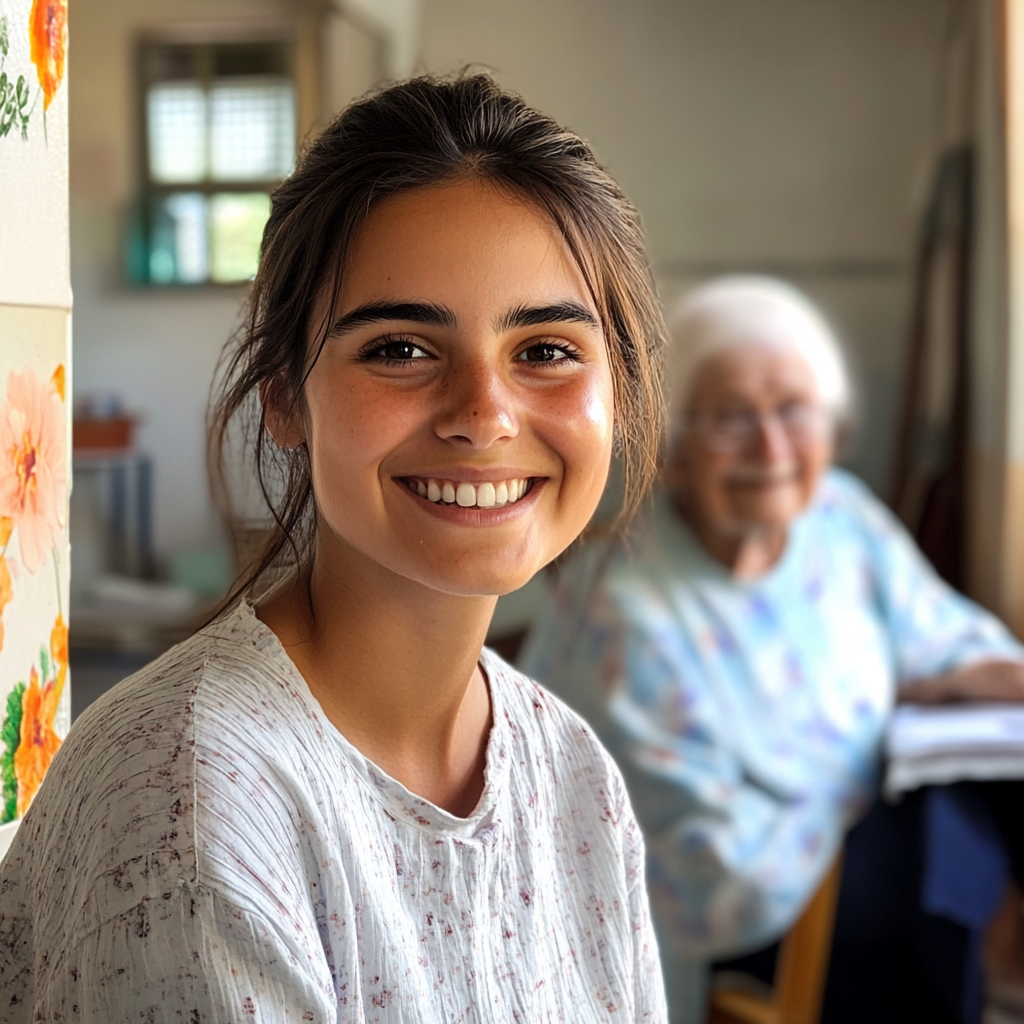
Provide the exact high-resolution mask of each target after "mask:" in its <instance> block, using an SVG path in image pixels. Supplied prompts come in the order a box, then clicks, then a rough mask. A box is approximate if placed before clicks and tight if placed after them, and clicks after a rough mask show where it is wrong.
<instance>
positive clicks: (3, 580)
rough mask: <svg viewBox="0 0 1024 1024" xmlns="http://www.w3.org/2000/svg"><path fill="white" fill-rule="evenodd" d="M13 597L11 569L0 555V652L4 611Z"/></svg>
mask: <svg viewBox="0 0 1024 1024" xmlns="http://www.w3.org/2000/svg"><path fill="white" fill-rule="evenodd" d="M12 597H14V588H13V587H12V586H11V569H10V566H8V564H7V559H6V558H4V556H3V555H0V650H2V649H3V646H4V621H3V614H4V609H5V608H6V607H7V606H8V605H9V604H10V603H11V598H12Z"/></svg>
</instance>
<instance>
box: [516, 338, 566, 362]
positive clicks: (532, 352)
mask: <svg viewBox="0 0 1024 1024" xmlns="http://www.w3.org/2000/svg"><path fill="white" fill-rule="evenodd" d="M516 358H517V359H518V360H519V361H520V362H523V363H564V362H579V356H577V355H576V353H575V352H573V351H571V350H570V349H569V348H567V347H566V346H564V345H556V344H554V343H552V342H539V343H538V344H536V345H531V346H530V347H529V348H528V349H524V350H523V351H522V352H520V353H519V355H518V356H517V357H516Z"/></svg>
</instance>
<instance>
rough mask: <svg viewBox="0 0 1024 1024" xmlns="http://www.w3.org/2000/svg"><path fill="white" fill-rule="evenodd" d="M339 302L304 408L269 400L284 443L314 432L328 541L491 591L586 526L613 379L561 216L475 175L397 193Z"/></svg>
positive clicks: (410, 573)
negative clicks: (295, 412) (288, 412)
mask: <svg viewBox="0 0 1024 1024" xmlns="http://www.w3.org/2000/svg"><path fill="white" fill-rule="evenodd" d="M314 319H316V318H314ZM332 319H333V327H332V329H331V332H330V336H329V338H328V340H327V343H326V345H325V346H324V348H323V351H322V352H321V354H320V357H319V359H318V360H317V362H316V365H315V366H314V368H313V370H312V372H311V373H310V375H309V378H308V381H307V384H306V389H305V404H306V411H305V414H304V415H303V417H302V418H301V420H292V421H285V420H282V419H281V418H280V417H279V416H277V415H276V414H275V413H274V412H273V410H268V425H269V426H270V427H271V430H272V433H273V434H274V436H275V438H277V440H278V441H279V443H284V444H289V445H291V444H296V443H301V442H305V443H306V444H307V445H308V449H309V456H310V464H311V472H312V480H313V492H314V494H315V496H316V505H317V512H318V517H319V518H318V529H319V550H320V553H321V555H320V557H322V556H323V553H324V552H325V550H330V549H332V548H333V550H335V551H341V552H345V553H347V555H349V556H356V557H357V558H361V559H364V560H369V563H376V564H377V565H378V566H382V567H384V568H385V569H387V570H390V571H391V572H393V573H397V574H399V575H400V576H403V577H406V578H408V579H412V580H415V581H418V582H420V583H422V584H424V585H425V586H427V587H430V588H433V589H436V590H440V591H444V592H446V593H452V594H463V595H484V594H486V595H493V594H501V593H506V592H508V591H510V590H514V589H516V588H518V587H520V586H522V585H523V584H524V583H525V582H526V581H527V580H528V579H529V578H530V577H531V576H532V575H533V574H534V573H535V572H537V570H538V569H540V568H541V567H542V566H544V565H545V564H547V563H548V562H549V561H551V560H552V559H553V558H555V557H556V556H557V555H558V554H559V553H560V552H561V551H562V550H564V549H565V548H566V547H567V546H568V545H569V544H570V543H571V542H572V541H573V540H574V539H575V538H576V537H577V535H578V534H579V533H580V532H581V531H582V530H583V528H584V527H585V525H586V524H587V522H588V520H589V519H590V517H591V515H592V514H593V512H594V509H595V507H596V506H597V502H598V500H599V498H600V496H601V492H602V489H603V488H604V484H605V480H606V477H607V474H608V468H609V462H610V457H611V444H612V423H613V407H612V378H611V371H610V367H609V362H608V357H607V352H606V349H605V341H604V335H603V332H602V329H601V327H600V322H599V319H598V314H597V310H596V308H595V305H594V302H593V299H592V298H591V296H590V294H589V291H588V289H587V287H586V284H585V283H584V281H583V278H582V276H581V274H580V272H579V269H578V268H577V266H576V264H575V263H574V262H573V260H572V258H571V256H570V255H569V253H568V252H567V250H566V247H565V244H564V242H563V240H562V238H561V236H560V235H559V233H558V231H557V230H556V229H555V227H554V225H553V224H552V223H551V222H550V221H549V220H548V218H547V217H545V216H544V215H543V214H542V213H541V212H540V211H539V210H538V209H536V208H535V207H533V206H531V205H529V204H528V203H526V202H524V201H518V200H515V199H513V198H510V197H509V196H508V195H507V194H505V193H502V192H500V191H498V190H497V189H495V188H494V187H491V186H489V185H487V184H485V183H480V182H475V181H466V182H461V183H457V184H450V185H444V186H437V187H431V188H425V189H419V190H416V191H412V192H408V193H405V194H402V195H399V196H397V197H395V198H392V199H389V200H386V201H385V202H383V203H381V204H380V205H379V206H377V207H375V208H374V209H373V211H372V212H371V213H370V215H369V216H368V217H367V219H366V221H365V223H364V224H363V225H362V227H361V229H360V230H359V232H358V233H357V235H356V237H355V239H354V243H353V246H352V249H351V254H350V257H349V260H348V262H347V264H346V267H345V275H344V283H343V285H342V288H341V292H340V294H339V295H338V296H337V298H336V302H335V306H334V312H333V316H332ZM310 342H311V344H312V343H314V339H313V338H311V339H310Z"/></svg>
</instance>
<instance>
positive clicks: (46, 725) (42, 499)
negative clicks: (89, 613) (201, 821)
mask: <svg viewBox="0 0 1024 1024" xmlns="http://www.w3.org/2000/svg"><path fill="white" fill-rule="evenodd" d="M68 327H69V314H68V312H67V310H60V309H45V308H38V307H19V306H0V339H2V343H0V714H2V719H3V721H2V727H0V783H2V799H0V823H3V822H8V821H12V820H14V819H15V818H20V817H21V816H22V815H23V814H24V812H25V811H26V810H27V808H28V805H29V803H30V802H31V800H32V797H33V796H34V795H35V793H36V790H37V789H38V788H39V784H40V783H41V782H42V779H43V775H44V774H45V772H46V769H47V768H48V767H49V764H50V761H51V760H52V758H53V755H54V754H55V753H56V752H57V748H58V747H59V746H60V742H61V739H62V738H63V736H64V735H65V734H66V733H67V730H68V727H69V725H70V717H71V716H70V689H69V687H68V686H67V678H68V627H67V608H68V571H69V567H70V548H69V545H68V523H67V512H68V491H69V484H70V471H71V466H70V460H69V457H68V455H69V441H70V432H69V419H70V418H69V415H68V384H69V380H68V369H67V350H68Z"/></svg>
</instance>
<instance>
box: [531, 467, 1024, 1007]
mask: <svg viewBox="0 0 1024 1024" xmlns="http://www.w3.org/2000/svg"><path fill="white" fill-rule="evenodd" d="M1022 655H1024V649H1022V648H1021V647H1020V645H1019V644H1018V643H1017V642H1016V641H1015V640H1014V639H1013V637H1012V636H1011V635H1010V634H1009V633H1008V631H1007V630H1006V629H1005V628H1004V627H1003V626H1002V624H1001V623H1000V622H998V621H997V620H996V619H995V618H993V617H992V616H991V615H990V614H988V613H987V612H985V611H983V610H982V609H981V608H979V607H978V606H977V605H975V604H973V603H972V602H970V601H968V600H967V599H966V598H964V597H962V596H960V595H959V594H957V593H956V592H955V591H953V590H952V589H951V588H950V587H948V586H947V585H946V584H945V583H944V582H943V581H942V580H940V579H939V578H938V576H936V574H935V572H934V571H933V570H932V569H931V567H930V565H929V564H928V563H927V562H926V561H925V559H924V557H923V556H922V555H921V553H920V552H919V551H918V549H917V547H916V546H915V545H914V543H913V541H912V540H911V538H910V537H909V536H908V534H907V533H906V531H905V530H904V529H903V527H902V526H901V525H900V524H899V523H898V522H897V521H896V520H895V519H894V518H893V516H892V515H891V514H890V513H889V512H888V511H887V510H886V509H885V508H884V507H883V506H882V505H881V504H880V503H879V502H878V501H877V500H876V499H875V498H874V497H873V496H872V495H871V494H870V493H869V491H868V490H867V488H866V487H865V486H864V485H863V484H861V483H860V482H859V481H857V480H856V479H855V478H854V477H852V476H851V475H850V474H848V473H845V472H843V471H841V470H832V471H830V472H829V473H828V474H827V475H826V477H825V479H824V480H823V482H822V485H821V487H820V489H819V493H818V496H817V499H816V500H815V502H814V504H813V505H812V506H811V508H810V509H809V510H808V511H807V512H806V513H805V514H804V515H803V516H801V517H800V518H799V519H798V520H797V521H796V522H795V523H794V525H793V527H792V528H791V530H790V535H789V538H788V543H787V547H786V550H785V553H784V555H783V557H782V558H781V560H780V561H779V563H778V564H777V565H776V566H775V567H774V568H773V569H771V570H770V571H769V572H768V573H766V574H765V575H763V576H761V577H759V578H758V579H756V580H753V581H739V580H736V579H734V578H733V577H732V576H731V575H729V573H728V572H727V571H726V569H725V568H724V567H723V566H721V565H720V564H719V563H717V562H715V561H714V560H712V559H711V558H710V557H709V556H708V555H707V554H706V553H705V552H704V550H703V548H702V547H701V546H700V544H699V542H698V541H697V540H696V539H695V537H694V536H693V534H692V533H691V532H690V530H689V529H688V528H687V526H686V525H685V523H683V521H682V520H681V519H680V518H679V516H678V515H677V514H676V513H675V512H674V511H673V509H672V506H671V505H670V503H669V501H668V499H667V497H666V496H665V495H664V494H663V493H662V494H657V495H656V496H655V499H654V502H653V505H652V507H651V508H650V509H649V510H648V511H647V513H646V514H645V515H644V516H643V517H642V519H641V521H640V523H639V525H638V526H637V527H635V528H634V529H633V531H632V532H631V534H630V537H629V540H628V541H627V542H626V543H622V542H615V543H609V542H601V543H595V544H591V545H589V546H588V547H587V548H585V549H584V550H583V551H582V552H581V554H580V555H579V556H577V557H576V558H575V559H574V560H573V561H572V562H570V564H569V565H568V566H567V568H566V569H565V570H564V571H563V572H562V573H561V574H560V577H559V583H558V585H557V587H556V589H555V592H554V594H553V596H552V598H551V604H550V606H548V607H545V608H543V609H541V610H540V613H539V614H538V616H537V618H536V623H535V626H534V628H533V629H532V631H531V633H530V636H529V638H528V641H527V644H526V647H525V649H524V652H523V655H522V658H521V660H520V664H521V667H522V668H523V669H524V671H526V672H527V673H528V674H529V675H531V676H533V677H534V678H536V679H538V680H540V681H541V682H543V683H545V684H546V685H547V686H549V687H550V688H551V689H552V690H554V691H555V693H557V694H559V695H560V696H562V697H563V698H565V699H566V700H567V701H568V702H569V703H570V704H572V705H573V706H574V707H575V708H576V709H577V710H578V711H580V712H581V713H582V714H583V715H584V717H585V718H587V719H588V720H589V721H590V723H591V724H592V725H593V727H594V728H595V730H596V731H597V733H598V735H599V737H600V738H601V739H602V740H603V741H604V743H605V745H606V746H607V747H608V748H609V750H610V751H611V753H612V755H613V756H614V757H615V758H616V759H617V761H618V762H619V765H620V766H621V767H622V769H623V772H624V773H625V776H626V780H627V784H628V786H629V789H630V793H631V796H632V800H633V803H634V807H635V810H636V813H637V816H638V818H639V820H640V823H641V825H642V827H643V828H644V831H645V834H646V839H647V851H648V884H649V887H650V892H651V902H652V905H653V907H654V912H655V916H656V918H657V919H658V925H659V933H660V935H659V941H660V943H661V946H662V950H663V956H664V957H665V960H666V964H669V963H674V965H675V968H677V969H678V970H673V969H672V968H669V969H667V970H666V975H667V980H669V982H670V989H671V988H673V987H676V986H673V985H672V984H671V982H672V981H673V975H674V974H675V975H677V977H676V978H675V980H677V981H679V980H681V979H682V978H683V977H684V976H687V975H686V971H685V970H684V968H685V966H686V964H687V963H689V965H690V966H691V967H697V966H698V965H703V963H705V962H706V961H708V960H710V959H713V958H716V957H721V956H732V955H737V954H739V953H742V952H744V951H747V950H751V949H755V948H758V947H761V946H764V945H767V944H768V943H770V942H772V941H774V940H775V939H776V938H778V937H779V936H780V935H781V934H782V933H783V932H784V931H785V930H786V929H787V928H788V926H789V925H790V924H791V923H792V921H793V920H794V918H795V917H796V916H797V914H798V913H799V911H800V909H801V907H802V906H803V904H804V902H805V901H806V900H807V899H808V898H809V896H810V894H811V893H812V892H813V891H814V889H815V887H816V886H817V883H818V881H819V880H820V878H821V877H822V875H823V873H824V871H825V869H826V868H827V866H828V864H829V863H830V862H831V860H832V858H833V856H834V855H835V853H836V852H837V850H838V848H839V846H840V843H841V841H842V836H843V833H844V831H845V830H846V829H847V828H848V827H849V826H850V824H851V823H852V822H853V821H854V820H855V819H856V818H857V817H859V816H860V815H861V814H862V813H863V812H864V811H865V810H866V808H867V806H868V805H869V804H870V802H871V801H872V800H874V798H875V797H876V795H877V792H878V775H879V759H880V750H881V739H882V733H883V729H884V726H885V722H886V719H887V717H888V716H889V714H890V711H891V709H892V707H893V703H894V697H895V691H896V688H897V686H898V685H899V683H900V681H904V680H909V679H914V678H921V677H926V676H931V675H934V674H936V673H940V672H944V671H946V670H948V669H951V668H953V667H955V666H958V665H963V664H965V663H967V662H971V661H975V660H979V659H985V658H998V657H1010V658H1017V657H1021V656H1022ZM702 971H703V967H702V966H701V970H700V971H694V972H691V973H690V974H689V975H688V979H689V980H688V982H687V983H688V984H697V982H695V981H694V979H695V978H699V976H700V974H701V973H702ZM679 972H682V973H679ZM675 995H676V998H674V1000H673V1001H674V1002H675V1003H676V1008H675V1016H674V1019H675V1020H684V1019H693V1015H694V1014H696V1013H698V1011H696V1010H694V1011H693V1012H692V1013H690V1014H688V1013H686V1012H684V1011H683V1010H682V1009H681V1003H680V1002H679V1000H680V999H681V998H682V997H681V996H679V994H678V993H676V994H675ZM691 995H696V993H691ZM691 1001H692V1000H691Z"/></svg>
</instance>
